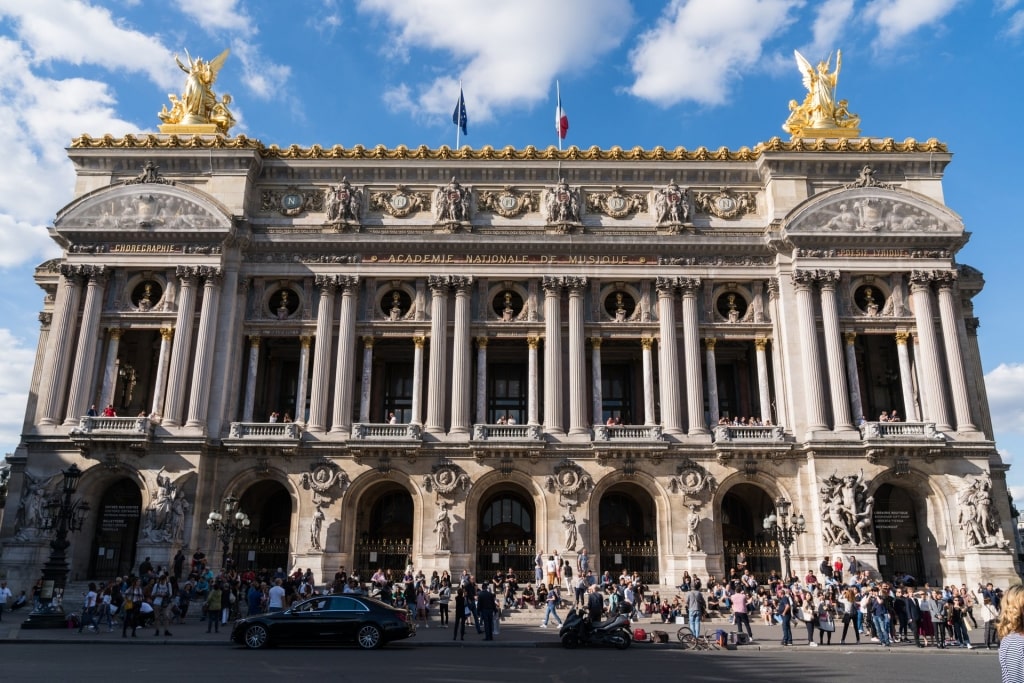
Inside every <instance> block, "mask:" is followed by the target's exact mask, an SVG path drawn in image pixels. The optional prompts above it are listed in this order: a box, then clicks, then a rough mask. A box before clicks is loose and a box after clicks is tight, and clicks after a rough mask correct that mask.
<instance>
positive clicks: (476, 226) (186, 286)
mask: <svg viewBox="0 0 1024 683" xmlns="http://www.w3.org/2000/svg"><path fill="white" fill-rule="evenodd" d="M186 94H187V93H186ZM812 94H814V93H808V99H807V100H805V102H804V104H803V105H800V107H797V109H795V110H794V112H793V115H791V117H790V120H789V121H787V126H788V127H787V130H789V132H790V133H791V134H792V137H791V139H789V140H783V139H779V138H773V139H771V140H770V141H768V142H766V143H760V144H757V145H756V146H753V147H750V148H747V147H744V148H741V149H739V150H729V149H725V148H722V149H718V150H709V149H705V148H699V149H696V150H686V149H683V148H676V149H665V148H661V147H657V148H654V149H650V150H645V149H639V148H637V149H628V150H625V149H620V148H612V149H607V150H605V149H598V148H591V149H577V148H575V147H572V148H569V149H567V150H565V151H559V150H556V149H554V148H549V149H546V150H540V149H535V148H532V147H528V148H526V149H522V150H517V149H512V148H505V149H492V148H489V147H484V148H482V149H471V148H468V147H463V148H461V149H458V150H452V149H448V148H447V147H442V148H440V149H428V148H426V147H419V148H406V147H398V148H395V149H387V148H384V147H376V148H364V147H360V146H357V147H354V148H342V147H340V146H335V147H320V146H313V147H310V148H302V147H299V146H291V147H278V146H276V145H270V146H268V145H265V144H263V143H261V142H259V141H257V140H254V139H249V138H246V137H244V136H242V135H238V136H235V137H231V136H229V135H227V134H226V132H227V127H228V126H229V125H230V123H231V122H232V121H233V120H232V119H231V118H230V113H228V114H227V115H226V117H225V116H224V115H221V116H220V118H219V119H218V118H217V116H216V115H215V113H214V111H213V110H211V111H207V112H205V113H203V112H202V111H200V112H199V113H198V114H195V113H194V114H193V115H192V118H191V119H189V118H188V116H187V115H186V116H179V115H175V116H171V114H170V113H168V114H167V116H166V117H165V116H163V115H162V118H164V119H165V121H170V122H169V123H165V124H164V125H163V126H161V131H162V132H161V133H159V134H140V135H136V136H131V135H129V136H126V137H123V138H114V137H111V136H106V137H89V136H82V137H79V138H77V139H75V140H74V141H73V142H72V143H71V146H70V147H69V148H68V155H69V157H70V159H71V161H72V162H73V164H74V168H75V171H76V174H77V179H76V180H77V181H76V185H75V198H74V200H73V201H72V202H71V203H70V204H68V205H67V206H66V207H64V208H63V209H62V210H61V211H60V212H59V213H58V214H57V216H56V217H55V218H54V221H53V226H52V228H51V234H52V236H53V239H54V240H55V241H56V242H57V243H58V244H59V245H60V247H61V249H62V254H61V257H60V258H58V259H54V260H52V261H48V262H46V263H43V264H42V265H40V266H39V267H38V268H37V270H36V273H35V280H36V282H37V283H38V285H39V286H40V288H41V289H42V296H41V302H42V304H41V313H40V321H41V323H42V324H41V329H40V338H39V345H38V353H37V361H36V367H35V372H34V374H33V376H32V386H31V392H30V399H29V403H28V406H27V410H26V419H25V428H24V434H23V437H22V441H21V444H20V446H19V447H18V449H17V451H16V452H15V453H14V454H12V455H11V456H10V457H9V458H8V462H9V466H10V473H9V482H8V496H7V502H6V506H5V508H4V514H3V521H2V526H0V543H2V546H3V551H2V557H0V569H2V570H3V571H5V572H6V574H7V577H8V580H9V581H11V582H12V584H11V585H13V586H22V587H28V586H31V585H32V583H34V582H35V580H36V579H37V578H38V577H39V574H40V569H41V567H42V566H43V564H44V563H45V562H46V561H47V558H48V557H49V555H50V552H51V548H50V545H49V544H50V540H51V537H52V533H51V531H50V530H49V528H50V527H51V526H52V522H53V520H52V518H51V516H52V509H53V507H54V504H53V503H54V500H57V499H59V497H60V495H61V486H62V476H61V473H62V471H64V470H65V469H67V468H68V467H69V465H71V464H72V463H74V464H76V465H77V467H78V468H80V469H81V470H82V472H83V474H82V476H81V480H80V482H79V485H78V488H77V491H76V492H75V496H76V498H77V499H80V500H82V501H84V502H86V503H87V504H88V513H87V514H86V515H85V516H84V517H83V518H82V522H83V526H82V529H81V530H80V531H78V532H76V533H71V534H70V535H69V540H70V542H71V546H70V548H69V549H68V559H69V564H70V573H71V577H70V578H71V579H73V580H83V579H86V578H109V577H113V576H117V575H123V574H126V573H128V572H129V571H132V570H135V569H137V567H138V564H139V562H140V561H142V559H144V558H145V557H151V558H152V562H153V563H154V564H155V565H156V564H162V565H168V564H169V562H170V561H171V558H172V557H173V556H174V555H175V554H176V552H177V551H178V549H179V548H184V549H185V552H186V554H187V555H188V556H191V554H192V553H193V552H195V551H196V550H198V549H201V550H202V551H204V552H205V553H206V554H207V556H208V557H210V558H211V559H213V560H214V562H213V564H214V566H217V567H219V566H220V565H221V562H222V557H221V553H222V551H223V549H224V548H225V547H226V548H227V550H228V554H229V555H230V556H231V557H232V558H234V562H235V566H237V567H255V568H260V567H268V568H272V569H274V568H276V567H284V568H285V569H286V570H291V569H293V568H294V567H302V568H306V567H309V568H312V569H313V571H314V574H316V576H317V578H318V580H321V581H322V580H325V579H326V580H329V579H330V577H332V576H333V574H334V572H335V571H336V570H337V568H338V567H339V566H344V567H346V568H347V570H348V571H349V572H351V571H353V570H356V571H358V572H359V574H360V575H362V576H363V577H369V576H370V575H371V574H372V573H373V572H374V571H375V570H376V569H377V568H385V569H403V568H404V567H405V565H406V564H407V563H411V564H413V565H414V566H415V567H416V568H417V569H420V568H422V569H423V570H424V571H425V572H426V573H427V574H428V575H429V574H430V572H431V571H432V570H435V569H436V570H442V569H448V570H449V571H451V572H452V573H453V574H456V573H461V572H462V570H464V569H468V570H469V571H470V572H473V573H476V574H477V575H478V577H480V576H487V575H490V574H492V573H493V572H494V571H495V570H497V569H499V568H500V569H503V570H505V569H508V568H509V567H511V568H514V569H516V570H517V571H522V572H524V573H526V574H527V575H528V576H532V574H533V567H534V558H535V556H536V554H537V553H538V552H539V551H543V552H544V554H545V555H547V554H549V553H553V552H554V551H558V552H559V553H560V554H561V556H562V557H564V558H567V559H572V558H573V557H575V555H576V554H577V553H578V552H580V551H582V549H584V548H586V549H587V551H588V553H589V555H590V557H591V562H590V564H591V567H592V568H594V569H595V570H596V571H599V572H604V571H610V572H611V573H612V574H613V575H618V574H619V573H620V572H621V571H622V570H623V569H626V570H628V571H630V572H633V571H636V572H639V573H640V574H641V575H642V576H643V577H644V578H645V580H646V581H648V582H649V583H650V584H652V585H653V584H663V585H676V584H678V583H679V579H680V577H681V575H682V573H683V572H684V571H687V572H689V573H690V574H691V575H692V574H698V575H700V576H702V577H703V576H707V575H714V576H721V575H723V574H724V573H725V572H726V571H727V570H728V569H729V568H731V567H733V566H735V557H736V556H737V555H738V554H739V553H740V552H742V553H744V555H745V556H746V558H747V562H748V566H749V567H750V568H751V569H752V570H753V571H754V572H755V573H756V574H760V575H763V574H767V573H768V572H770V571H771V570H773V569H775V570H781V569H782V568H783V563H784V560H785V556H786V554H787V553H788V554H789V555H791V561H792V569H793V570H794V571H797V572H800V574H801V575H802V574H803V573H804V572H805V571H806V570H807V569H808V568H811V567H813V568H817V566H818V564H819V562H820V561H821V559H822V558H823V557H833V558H834V557H835V556H837V555H841V556H843V557H844V558H848V557H849V556H850V555H855V556H856V558H857V560H858V561H859V562H861V563H863V565H864V566H865V567H869V568H871V569H873V570H875V571H877V572H878V573H880V574H882V575H883V576H886V577H891V576H893V575H901V576H902V575H906V574H909V575H911V576H914V577H916V578H917V580H918V581H924V580H928V581H931V582H933V583H934V582H939V581H944V582H947V583H949V582H953V583H961V582H967V583H968V584H969V585H975V583H976V582H978V581H979V580H984V581H989V580H991V581H994V582H997V583H1000V584H1003V585H1005V583H1007V582H1008V581H1010V580H1011V579H1015V577H1016V576H1017V572H1016V569H1015V558H1016V556H1015V548H1014V544H1013V539H1014V533H1013V520H1012V519H1011V513H1012V509H1011V505H1010V501H1009V498H1008V495H1007V488H1006V480H1005V473H1006V469H1007V466H1006V465H1004V464H1003V463H1002V461H1001V459H1000V457H999V455H998V453H997V451H996V447H995V444H994V442H993V430H992V424H991V419H990V415H989V410H988V403H987V399H986V394H985V386H984V383H983V372H982V364H981V360H980V357H979V349H978V339H977V334H976V331H977V327H978V320H977V318H975V317H974V314H973V309H972V299H973V298H974V297H975V296H976V295H977V294H979V292H980V291H981V289H982V287H983V284H984V282H983V278H982V275H981V273H980V272H978V271H977V270H975V269H973V268H971V267H970V266H968V265H966V264H961V263H959V262H958V261H957V258H956V255H957V252H958V251H959V250H960V249H961V248H962V247H963V246H964V245H965V243H966V242H967V238H968V234H967V233H966V232H965V229H964V223H963V221H962V219H961V218H960V217H959V216H958V215H957V214H956V213H955V212H954V210H952V209H950V208H947V207H946V206H945V204H944V202H943V185H942V182H943V173H944V170H945V167H946V165H947V164H948V163H949V162H950V161H951V157H952V155H951V153H950V152H949V151H948V150H947V148H946V146H945V145H944V144H942V143H941V142H938V141H935V140H929V141H927V142H918V141H914V140H906V141H903V142H897V141H894V140H893V139H882V138H868V137H861V136H860V134H859V130H858V129H857V127H856V125H857V122H856V121H855V120H853V119H851V118H849V117H850V115H849V114H848V112H846V111H845V102H843V103H840V104H841V105H842V111H840V109H839V108H838V105H837V109H836V110H834V111H831V112H829V111H825V116H824V119H823V118H822V111H821V106H823V105H821V104H818V103H816V101H812V99H811V95H812ZM199 99H200V100H202V98H199ZM187 101H188V100H187V99H186V98H185V97H183V98H182V101H181V102H178V103H175V106H179V105H181V104H182V102H186V103H187ZM794 104H795V102H794ZM201 105H202V102H201V101H200V102H199V104H197V105H196V106H201ZM791 106H792V105H791ZM179 114H180V111H179ZM225 122H226V123H225ZM225 500H227V501H228V503H229V509H228V522H231V523H234V521H237V520H235V518H234V517H231V515H232V514H235V513H238V512H239V511H241V512H242V513H244V515H245V519H244V521H245V522H246V524H244V525H241V524H239V525H238V526H239V527H240V528H238V529H234V530H233V531H235V532H236V533H234V534H233V535H232V536H231V537H230V538H227V537H224V536H223V530H221V533H220V534H218V531H217V529H218V527H217V525H214V526H212V527H211V526H209V525H208V524H207V520H208V517H209V516H210V513H211V512H216V513H218V514H222V513H223V508H224V502H225ZM787 504H788V506H789V507H788V510H787V507H786V506H787ZM777 508H778V509H777ZM779 512H788V513H789V517H788V518H784V515H783V516H780V515H779ZM769 515H775V517H774V519H775V520H777V521H781V522H783V523H784V526H785V525H789V527H791V526H792V524H793V522H794V521H799V519H800V518H801V517H802V520H803V522H804V526H803V533H798V534H796V535H795V537H793V538H792V539H783V540H787V541H788V540H791V541H792V543H791V544H787V543H784V542H780V537H779V534H778V532H777V529H778V527H772V526H770V525H769V524H766V523H765V522H766V518H769ZM237 519H238V520H241V519H242V518H241V517H238V518H237ZM233 520H234V521H233ZM768 521H771V518H769V520H768ZM221 525H222V526H223V524H221ZM789 527H787V528H789ZM225 541H228V542H227V543H225ZM456 575H457V574H456Z"/></svg>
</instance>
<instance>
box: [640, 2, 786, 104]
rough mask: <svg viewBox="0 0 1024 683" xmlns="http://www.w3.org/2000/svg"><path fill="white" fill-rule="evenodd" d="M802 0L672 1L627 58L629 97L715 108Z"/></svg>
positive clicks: (752, 64)
mask: <svg viewBox="0 0 1024 683" xmlns="http://www.w3.org/2000/svg"><path fill="white" fill-rule="evenodd" d="M802 4H803V2H802V0H689V1H688V2H684V1H682V0H673V2H671V3H670V4H669V6H668V7H667V8H666V10H665V13H664V14H663V15H662V17H661V18H660V19H659V20H658V23H657V25H656V26H655V27H654V28H653V29H651V30H649V31H647V32H646V33H644V34H643V35H641V36H640V38H639V45H637V47H636V48H634V49H633V51H632V53H631V54H630V66H631V67H632V69H633V73H634V74H635V76H636V78H635V80H634V82H633V85H632V86H630V88H629V92H630V93H631V94H633V95H635V96H637V97H639V98H641V99H645V100H651V101H653V102H656V103H658V104H661V105H663V106H669V105H672V104H675V103H677V102H680V101H683V100H691V101H694V102H700V103H702V104H709V105H718V104H724V103H725V102H726V100H727V95H728V91H729V86H730V84H731V83H732V82H733V81H735V80H736V79H738V78H740V77H741V76H742V75H743V74H744V72H747V71H750V70H751V69H752V68H754V67H755V66H756V65H757V63H758V60H759V59H761V54H762V45H763V44H764V42H765V41H767V40H768V39H770V38H772V37H774V36H776V35H777V34H778V33H780V32H781V31H782V29H784V28H785V27H786V26H788V25H789V24H790V23H791V22H792V21H793V17H792V16H791V15H790V12H791V10H793V9H794V8H797V7H800V6H801V5H802Z"/></svg>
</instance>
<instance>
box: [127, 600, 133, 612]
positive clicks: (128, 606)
mask: <svg viewBox="0 0 1024 683" xmlns="http://www.w3.org/2000/svg"><path fill="white" fill-rule="evenodd" d="M134 607H135V603H134V602H132V601H131V600H128V599H125V601H124V611H125V612H127V611H128V610H130V609H132V608H134Z"/></svg>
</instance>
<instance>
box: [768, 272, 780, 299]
mask: <svg viewBox="0 0 1024 683" xmlns="http://www.w3.org/2000/svg"><path fill="white" fill-rule="evenodd" d="M768 298H770V299H778V298H779V278H777V277H770V278H768Z"/></svg>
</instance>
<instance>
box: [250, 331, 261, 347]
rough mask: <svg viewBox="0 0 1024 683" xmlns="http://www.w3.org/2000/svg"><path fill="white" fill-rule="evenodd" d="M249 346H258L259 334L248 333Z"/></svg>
mask: <svg viewBox="0 0 1024 683" xmlns="http://www.w3.org/2000/svg"><path fill="white" fill-rule="evenodd" d="M249 347H250V348H253V349H258V348H260V335H258V334H250V335H249Z"/></svg>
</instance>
